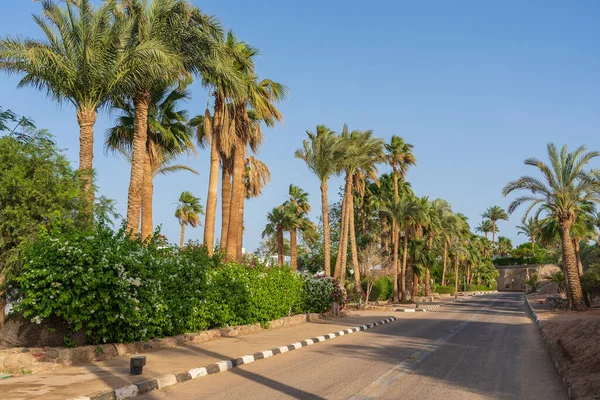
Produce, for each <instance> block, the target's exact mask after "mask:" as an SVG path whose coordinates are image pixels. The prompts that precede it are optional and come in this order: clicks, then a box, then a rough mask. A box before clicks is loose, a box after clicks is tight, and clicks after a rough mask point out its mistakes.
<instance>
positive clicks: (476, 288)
mask: <svg viewBox="0 0 600 400" xmlns="http://www.w3.org/2000/svg"><path fill="white" fill-rule="evenodd" d="M490 290H496V285H491V286H488V285H473V284H470V285H467V291H468V292H486V291H490Z"/></svg>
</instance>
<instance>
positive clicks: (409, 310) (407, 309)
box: [394, 303, 446, 312]
mask: <svg viewBox="0 0 600 400" xmlns="http://www.w3.org/2000/svg"><path fill="white" fill-rule="evenodd" d="M444 304H446V303H443V304H438V305H436V306H431V307H427V308H396V309H395V310H394V311H400V312H426V311H431V310H434V309H436V308H438V307H441V306H443V305H444Z"/></svg>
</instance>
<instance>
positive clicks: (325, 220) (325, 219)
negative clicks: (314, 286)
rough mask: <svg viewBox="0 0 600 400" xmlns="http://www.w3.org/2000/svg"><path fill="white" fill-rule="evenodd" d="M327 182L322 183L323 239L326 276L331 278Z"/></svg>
mask: <svg viewBox="0 0 600 400" xmlns="http://www.w3.org/2000/svg"><path fill="white" fill-rule="evenodd" d="M327 189H328V187H327V181H323V182H321V211H322V213H323V215H322V217H323V235H324V236H325V237H324V238H323V242H324V248H323V253H324V258H325V265H324V268H325V275H326V276H331V231H330V227H329V203H328V200H327Z"/></svg>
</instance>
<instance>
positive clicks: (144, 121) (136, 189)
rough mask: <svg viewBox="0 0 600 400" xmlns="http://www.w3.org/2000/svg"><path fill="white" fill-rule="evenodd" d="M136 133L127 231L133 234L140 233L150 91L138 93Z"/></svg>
mask: <svg viewBox="0 0 600 400" xmlns="http://www.w3.org/2000/svg"><path fill="white" fill-rule="evenodd" d="M133 103H134V107H135V116H134V121H133V125H134V133H133V154H132V157H131V177H130V179H129V192H128V194H127V225H126V227H127V231H128V232H130V233H131V234H133V235H137V234H138V233H139V229H140V228H139V227H140V213H141V206H142V191H143V187H144V166H145V162H146V156H147V147H146V140H147V137H148V107H149V105H150V93H149V92H148V91H143V92H141V93H138V94H137V95H136V96H135V98H134V100H133Z"/></svg>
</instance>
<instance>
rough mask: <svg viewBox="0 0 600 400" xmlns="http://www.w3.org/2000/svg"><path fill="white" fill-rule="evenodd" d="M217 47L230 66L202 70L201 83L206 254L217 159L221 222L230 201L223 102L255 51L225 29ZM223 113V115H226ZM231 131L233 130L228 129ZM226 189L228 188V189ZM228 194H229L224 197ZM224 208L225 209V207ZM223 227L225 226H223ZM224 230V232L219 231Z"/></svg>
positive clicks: (235, 93)
mask: <svg viewBox="0 0 600 400" xmlns="http://www.w3.org/2000/svg"><path fill="white" fill-rule="evenodd" d="M221 49H222V51H223V53H224V57H223V58H224V60H225V62H226V63H227V64H229V65H230V67H231V68H230V69H231V71H230V70H229V69H225V70H215V71H210V72H208V73H207V72H204V73H203V74H202V84H203V86H204V87H206V88H207V89H208V90H209V91H210V92H211V93H212V96H213V97H214V99H215V100H214V114H213V116H212V117H211V115H210V111H209V110H208V108H207V109H206V111H205V116H204V121H206V122H207V123H206V124H205V128H204V133H205V135H204V137H203V138H199V139H200V140H203V139H207V141H208V142H210V171H209V181H208V195H207V197H206V224H205V226H204V245H205V246H206V247H207V249H208V252H209V254H210V255H212V254H213V251H214V248H213V246H214V237H215V218H216V214H217V191H218V186H219V160H221V161H222V166H223V172H222V176H223V188H222V193H223V194H224V196H222V197H223V204H224V206H223V210H224V211H225V210H226V215H225V213H224V215H223V217H226V218H223V223H224V224H225V223H226V224H229V206H230V201H231V188H230V185H231V181H230V172H231V171H230V169H231V168H230V165H229V164H230V163H229V162H228V158H229V157H230V156H231V151H232V146H231V136H232V135H229V134H230V131H231V130H230V126H229V121H230V118H228V117H229V114H228V110H227V102H228V101H231V99H234V98H237V97H240V96H241V95H242V93H243V92H244V90H245V89H246V86H245V85H244V84H243V81H242V73H243V71H245V70H247V69H251V68H253V59H252V55H253V54H254V53H255V52H256V50H255V49H254V48H252V47H251V46H249V45H247V44H246V43H244V42H241V41H239V40H238V39H237V38H236V36H235V35H234V33H233V32H231V31H230V32H228V34H227V38H226V40H225V42H224V43H223V45H222V46H221ZM226 113H227V115H226ZM231 133H233V131H231ZM228 189H229V190H228ZM227 196H229V197H227ZM225 199H227V201H225ZM225 207H227V208H225ZM225 219H226V221H225ZM224 227H225V228H226V227H227V225H224ZM222 231H223V232H222V237H221V246H223V244H224V240H223V239H224V238H225V236H226V234H227V232H226V231H227V229H222ZM223 233H224V234H223Z"/></svg>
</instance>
